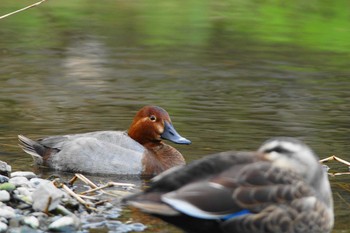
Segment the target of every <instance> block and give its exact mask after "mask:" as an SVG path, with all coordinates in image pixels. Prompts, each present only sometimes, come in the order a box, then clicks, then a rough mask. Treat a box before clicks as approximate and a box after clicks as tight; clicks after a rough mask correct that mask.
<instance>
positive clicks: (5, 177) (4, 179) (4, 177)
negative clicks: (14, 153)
mask: <svg viewBox="0 0 350 233" xmlns="http://www.w3.org/2000/svg"><path fill="white" fill-rule="evenodd" d="M8 181H9V178H8V177H7V176H3V175H0V184H1V183H5V182H8Z"/></svg>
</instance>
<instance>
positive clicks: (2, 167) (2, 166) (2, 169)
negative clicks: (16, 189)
mask: <svg viewBox="0 0 350 233" xmlns="http://www.w3.org/2000/svg"><path fill="white" fill-rule="evenodd" d="M10 172H11V166H10V165H8V164H7V163H5V162H3V161H1V160H0V175H4V176H7V177H8V176H9V175H10Z"/></svg>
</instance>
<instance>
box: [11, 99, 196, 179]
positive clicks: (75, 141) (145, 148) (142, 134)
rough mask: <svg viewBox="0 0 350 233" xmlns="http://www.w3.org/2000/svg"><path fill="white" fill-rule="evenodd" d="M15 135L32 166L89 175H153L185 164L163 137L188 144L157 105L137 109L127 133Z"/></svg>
mask: <svg viewBox="0 0 350 233" xmlns="http://www.w3.org/2000/svg"><path fill="white" fill-rule="evenodd" d="M18 138H19V141H20V143H21V145H20V146H21V147H22V149H23V150H24V151H25V152H26V153H28V154H30V155H31V156H32V157H33V159H34V162H35V164H36V165H43V166H48V167H50V168H53V169H56V170H60V171H69V172H84V173H92V174H138V175H156V174H159V173H161V172H163V171H165V170H167V169H169V168H171V167H174V166H179V165H184V164H185V159H184V157H183V156H182V155H181V153H180V152H179V151H177V150H176V149H175V148H173V147H172V146H170V145H168V144H165V143H164V142H163V139H167V140H169V141H171V142H174V143H177V144H190V143H191V141H190V140H188V139H186V138H184V137H182V136H180V135H179V134H178V133H177V132H176V130H175V128H174V127H173V125H172V122H171V120H170V117H169V114H168V113H167V112H166V111H165V110H164V109H163V108H160V107H157V106H145V107H143V108H142V109H141V110H139V111H138V112H137V114H136V116H135V117H134V120H133V122H132V123H131V125H130V128H129V130H128V131H127V132H125V131H97V132H90V133H81V134H70V135H63V136H51V137H47V138H43V139H39V140H37V141H34V140H31V139H29V138H27V137H25V136H23V135H19V136H18Z"/></svg>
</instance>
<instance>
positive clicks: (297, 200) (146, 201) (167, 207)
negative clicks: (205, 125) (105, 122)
mask: <svg viewBox="0 0 350 233" xmlns="http://www.w3.org/2000/svg"><path fill="white" fill-rule="evenodd" d="M124 202H127V203H128V204H129V205H132V206H134V207H136V208H139V209H140V210H142V211H144V212H146V213H150V214H152V215H154V216H157V217H159V218H161V219H163V220H165V221H168V222H170V223H172V224H174V225H176V226H178V227H180V228H182V229H184V230H185V231H186V232H201V233H209V232H215V233H229V232H234V233H329V232H331V230H332V227H333V224H334V214H333V199H332V193H331V188H330V184H329V181H328V177H327V173H326V172H325V171H324V170H323V169H322V167H321V165H320V164H319V162H318V158H317V157H316V155H315V154H314V153H313V152H312V150H311V149H310V148H309V147H308V146H306V145H305V144H304V143H302V142H301V141H299V140H297V139H294V138H274V139H271V140H268V141H267V142H265V143H264V144H263V145H262V146H261V147H260V148H259V149H258V150H257V151H256V152H232V151H230V152H223V153H220V154H216V155H212V156H208V157H205V158H203V159H200V160H198V161H194V162H193V163H190V164H189V165H187V166H184V167H180V168H173V169H169V170H168V171H165V172H164V173H162V174H160V175H159V176H156V177H155V178H153V182H152V183H151V184H150V187H149V188H147V189H146V190H145V191H144V192H141V193H137V194H134V195H132V196H129V197H127V198H125V199H124Z"/></svg>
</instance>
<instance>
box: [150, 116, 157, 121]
mask: <svg viewBox="0 0 350 233" xmlns="http://www.w3.org/2000/svg"><path fill="white" fill-rule="evenodd" d="M149 119H150V120H151V121H153V122H155V121H156V120H157V117H156V116H154V115H152V116H150V117H149Z"/></svg>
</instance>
